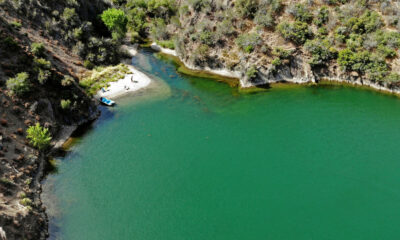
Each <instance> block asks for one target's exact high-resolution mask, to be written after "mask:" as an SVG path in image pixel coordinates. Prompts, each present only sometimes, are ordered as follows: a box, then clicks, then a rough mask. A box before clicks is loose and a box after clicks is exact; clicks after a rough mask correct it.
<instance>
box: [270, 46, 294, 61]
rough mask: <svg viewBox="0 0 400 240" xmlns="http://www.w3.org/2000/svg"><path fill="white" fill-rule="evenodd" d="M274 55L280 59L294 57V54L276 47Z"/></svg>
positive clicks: (273, 51)
mask: <svg viewBox="0 0 400 240" xmlns="http://www.w3.org/2000/svg"><path fill="white" fill-rule="evenodd" d="M272 54H273V55H274V56H277V57H278V58H280V59H288V58H290V56H291V55H292V52H291V51H288V50H285V49H283V48H281V47H276V48H274V50H272Z"/></svg>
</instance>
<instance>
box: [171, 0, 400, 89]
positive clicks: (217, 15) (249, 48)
mask: <svg viewBox="0 0 400 240" xmlns="http://www.w3.org/2000/svg"><path fill="white" fill-rule="evenodd" d="M178 4H179V22H180V27H179V28H178V29H177V30H174V31H175V32H174V33H172V32H171V33H170V35H172V36H174V37H173V38H174V42H175V49H176V51H177V54H178V56H179V57H180V59H181V60H182V62H184V63H185V64H186V65H188V66H189V67H191V68H197V69H199V68H201V69H219V70H221V69H223V70H225V71H230V73H231V74H232V75H237V73H239V75H240V82H241V86H242V87H251V86H256V85H264V84H269V83H273V82H294V83H305V82H317V81H319V80H321V79H327V80H329V79H330V80H337V81H346V82H352V83H356V84H368V85H371V86H372V87H375V88H386V89H388V90H390V91H394V92H398V91H399V90H398V85H399V84H398V82H399V81H400V75H399V73H400V64H399V63H400V60H399V59H400V58H399V55H400V54H399V47H400V33H399V30H400V23H399V21H398V19H399V16H400V10H399V5H398V3H396V2H391V1H373V0H371V1H368V0H367V1H355V0H354V1H353V0H343V1H324V0H313V1H301V0H298V1H279V0H249V1H242V0H207V1H201V0H198V1H179V2H178ZM396 19H397V20H396ZM346 54H348V55H346Z"/></svg>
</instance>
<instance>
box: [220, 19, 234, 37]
mask: <svg viewBox="0 0 400 240" xmlns="http://www.w3.org/2000/svg"><path fill="white" fill-rule="evenodd" d="M234 33H235V28H234V27H233V26H232V20H231V19H224V20H223V21H222V22H220V23H217V35H221V36H232V35H233V34H234Z"/></svg>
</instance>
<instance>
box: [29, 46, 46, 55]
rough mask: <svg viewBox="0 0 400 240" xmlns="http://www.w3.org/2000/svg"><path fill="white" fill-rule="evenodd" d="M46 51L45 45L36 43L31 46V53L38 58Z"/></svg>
mask: <svg viewBox="0 0 400 240" xmlns="http://www.w3.org/2000/svg"><path fill="white" fill-rule="evenodd" d="M44 50H45V49H44V44H43V43H37V42H34V43H32V44H31V53H32V54H34V55H36V56H38V57H40V56H43V54H44Z"/></svg>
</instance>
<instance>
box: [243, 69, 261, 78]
mask: <svg viewBox="0 0 400 240" xmlns="http://www.w3.org/2000/svg"><path fill="white" fill-rule="evenodd" d="M257 73H258V70H257V68H256V67H255V66H251V67H249V68H248V69H247V71H246V76H247V77H248V78H250V79H253V78H255V77H257Z"/></svg>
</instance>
